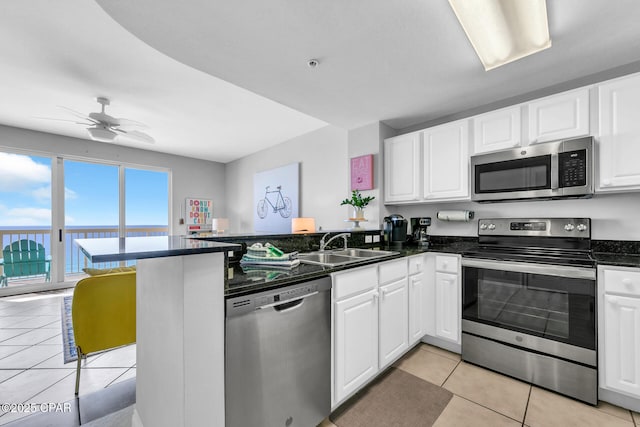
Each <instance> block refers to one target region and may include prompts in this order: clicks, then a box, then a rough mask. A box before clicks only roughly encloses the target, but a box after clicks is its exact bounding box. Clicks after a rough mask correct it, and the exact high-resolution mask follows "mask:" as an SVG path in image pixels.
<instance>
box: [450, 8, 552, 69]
mask: <svg viewBox="0 0 640 427" xmlns="http://www.w3.org/2000/svg"><path fill="white" fill-rule="evenodd" d="M449 4H450V5H451V8H452V9H453V11H454V12H455V14H456V16H457V17H458V21H460V24H461V25H462V28H463V29H464V31H465V33H466V34H467V37H468V38H469V41H470V42H471V44H472V45H473V48H474V49H475V50H476V53H477V54H478V56H479V57H480V61H482V64H483V65H484V69H485V70H486V71H489V70H491V69H494V68H496V67H499V66H501V65H504V64H507V63H509V62H512V61H515V60H517V59H520V58H523V57H525V56H528V55H531V54H533V53H536V52H539V51H541V50H543V49H546V48H548V47H551V39H550V37H549V24H548V22H547V5H546V3H545V0H517V1H516V0H449Z"/></svg>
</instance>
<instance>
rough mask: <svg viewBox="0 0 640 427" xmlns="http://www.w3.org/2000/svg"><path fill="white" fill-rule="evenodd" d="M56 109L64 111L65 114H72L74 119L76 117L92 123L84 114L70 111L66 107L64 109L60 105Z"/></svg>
mask: <svg viewBox="0 0 640 427" xmlns="http://www.w3.org/2000/svg"><path fill="white" fill-rule="evenodd" d="M57 107H58V108H61V109H63V110H65V111H66V112H67V113H70V114H73V115H74V116H76V117H78V118H80V119H83V120H91V121H93V120H92V119H91V117H89V116H87V115H86V114H82V113H79V112H77V111H76V110H72V109H71V108H67V107H64V106H62V105H58V106H57Z"/></svg>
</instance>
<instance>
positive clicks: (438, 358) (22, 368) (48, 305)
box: [0, 290, 640, 427]
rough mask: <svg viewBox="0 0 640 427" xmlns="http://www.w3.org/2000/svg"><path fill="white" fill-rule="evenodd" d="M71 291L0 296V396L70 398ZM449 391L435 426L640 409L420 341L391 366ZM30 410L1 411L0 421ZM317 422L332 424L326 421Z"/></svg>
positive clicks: (112, 373) (97, 368)
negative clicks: (546, 384)
mask: <svg viewBox="0 0 640 427" xmlns="http://www.w3.org/2000/svg"><path fill="white" fill-rule="evenodd" d="M71 292H72V290H65V291H58V292H50V293H40V294H27V295H20V296H16V297H6V298H0V403H5V402H6V403H49V402H54V403H61V402H65V401H69V400H72V399H73V397H74V394H73V393H74V386H75V363H69V364H67V365H65V364H64V363H63V357H62V337H61V327H60V312H61V308H60V305H61V298H62V296H64V295H69V294H71ZM135 363H136V356H135V346H129V347H124V348H121V349H117V350H113V351H110V352H106V353H103V354H99V355H95V356H92V357H89V358H88V360H87V362H86V364H85V365H84V369H83V372H82V376H81V382H80V395H81V396H82V395H83V394H88V393H91V392H94V391H98V390H101V389H104V388H107V387H110V386H112V385H113V384H116V383H119V382H121V381H124V380H127V379H130V378H133V377H135V374H136V368H135ZM394 366H395V367H397V368H399V369H403V370H404V371H406V372H409V373H411V374H413V375H416V376H417V377H420V378H422V379H424V380H426V381H429V382H431V383H433V384H436V385H438V386H440V387H444V388H446V389H447V390H449V391H451V392H452V393H453V394H454V396H453V398H452V399H451V401H450V402H449V404H448V405H447V407H446V408H445V410H444V411H443V412H442V414H441V415H440V417H439V418H438V419H437V421H436V423H435V426H434V427H448V426H456V427H457V426H529V427H542V426H544V427H553V426H562V427H567V426H580V427H589V426H598V427H601V426H612V427H616V426H620V427H623V426H624V427H640V414H638V413H635V412H631V411H628V410H625V409H622V408H618V407H616V406H613V405H610V404H607V403H605V402H601V403H600V404H599V405H598V406H597V407H592V406H589V405H585V404H582V403H580V402H577V401H575V400H573V399H569V398H566V397H563V396H561V395H558V394H556V393H551V392H548V391H546V390H543V389H540V388H538V387H535V386H531V385H529V384H526V383H523V382H520V381H517V380H514V379H512V378H508V377H505V376H502V375H499V374H496V373H494V372H491V371H488V370H485V369H482V368H479V367H477V366H474V365H471V364H468V363H465V362H463V361H461V360H460V355H458V354H454V353H450V352H448V351H445V350H442V349H439V348H436V347H432V346H429V345H426V344H420V345H419V346H418V347H416V348H415V349H413V350H412V351H410V352H409V353H408V354H407V355H406V356H405V357H403V358H402V359H401V360H399V361H398V362H397V363H396V364H395V365H394ZM25 415H27V414H18V413H6V414H3V413H0V425H4V424H7V423H9V422H11V421H14V420H16V419H18V418H21V417H23V416H25ZM320 426H321V427H331V426H333V424H332V423H331V422H330V421H329V420H325V421H324V422H323V423H322V424H321V425H320Z"/></svg>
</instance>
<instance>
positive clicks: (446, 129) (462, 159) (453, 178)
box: [422, 120, 470, 201]
mask: <svg viewBox="0 0 640 427" xmlns="http://www.w3.org/2000/svg"><path fill="white" fill-rule="evenodd" d="M422 143H423V147H422V155H423V163H422V164H423V169H424V181H423V185H424V187H423V188H424V193H423V197H424V199H426V200H427V201H436V200H437V201H443V200H464V199H469V197H470V195H469V121H468V120H458V121H456V122H452V123H447V124H444V125H440V126H436V127H432V128H429V129H426V130H424V131H423V132H422Z"/></svg>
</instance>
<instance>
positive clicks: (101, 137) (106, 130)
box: [48, 97, 155, 144]
mask: <svg viewBox="0 0 640 427" xmlns="http://www.w3.org/2000/svg"><path fill="white" fill-rule="evenodd" d="M96 101H98V104H100V105H102V111H100V112H96V113H89V115H85V114H82V113H79V112H77V111H74V110H72V109H70V108H67V107H62V106H59V107H60V108H62V109H64V110H65V111H67V112H69V113H71V114H73V115H74V116H76V117H78V118H80V119H82V120H83V121H74V120H63V121H72V122H73V123H76V124H79V125H86V126H89V127H87V132H88V133H89V136H90V137H91V139H93V140H94V141H101V142H113V140H115V139H116V137H118V136H121V135H122V136H125V137H126V138H127V139H130V140H132V141H137V142H146V143H149V144H153V143H154V142H155V140H154V139H153V137H152V136H150V135H148V134H146V133H144V132H140V131H139V130H138V129H146V128H147V127H148V126H146V125H145V124H143V123H140V122H136V121H133V120H129V119H122V118H116V117H113V116H110V115H108V114H107V113H106V112H105V107H106V106H107V105H109V104H110V101H109V99H108V98H104V97H99V98H96ZM48 120H62V119H48Z"/></svg>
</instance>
